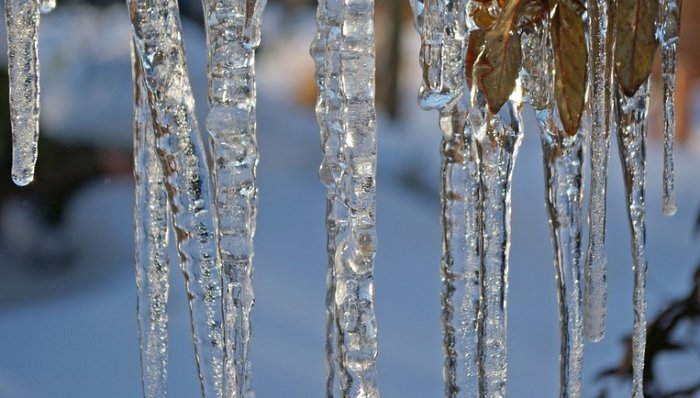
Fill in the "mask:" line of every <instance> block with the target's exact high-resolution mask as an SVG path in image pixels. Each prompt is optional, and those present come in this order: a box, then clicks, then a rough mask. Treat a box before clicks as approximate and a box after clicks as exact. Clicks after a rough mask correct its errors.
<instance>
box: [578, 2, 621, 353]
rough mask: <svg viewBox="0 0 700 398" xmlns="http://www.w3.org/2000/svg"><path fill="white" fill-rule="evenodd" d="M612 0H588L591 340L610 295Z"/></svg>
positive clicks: (596, 337) (587, 316) (600, 331)
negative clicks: (608, 191)
mask: <svg viewBox="0 0 700 398" xmlns="http://www.w3.org/2000/svg"><path fill="white" fill-rule="evenodd" d="M615 3H616V2H615V1H614V0H591V1H589V2H588V5H589V7H588V17H589V22H590V27H589V28H590V41H591V42H590V51H589V54H590V55H589V57H588V60H589V76H590V79H589V80H590V82H591V87H590V98H589V101H590V104H591V122H592V125H591V196H590V199H589V200H590V201H589V205H588V226H589V234H588V250H587V253H586V266H585V269H584V272H585V281H586V283H585V288H586V289H585V296H584V298H585V300H584V303H585V311H584V327H585V331H586V335H587V336H588V338H589V339H590V340H592V341H600V340H601V339H602V338H603V336H605V313H606V309H605V306H606V301H607V294H608V287H607V286H608V284H607V267H608V265H607V262H608V259H607V253H606V251H605V219H606V214H605V212H606V203H605V202H606V189H607V178H608V177H607V169H608V155H609V152H610V131H611V129H612V113H613V90H614V87H613V81H612V71H613V54H614V46H615V30H614V29H613V26H614V25H613V17H614V15H613V12H614V10H615V8H616V6H615Z"/></svg>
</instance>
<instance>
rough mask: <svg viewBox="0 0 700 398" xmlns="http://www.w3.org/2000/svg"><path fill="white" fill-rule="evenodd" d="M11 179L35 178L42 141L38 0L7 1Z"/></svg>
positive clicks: (26, 180) (23, 181)
mask: <svg viewBox="0 0 700 398" xmlns="http://www.w3.org/2000/svg"><path fill="white" fill-rule="evenodd" d="M5 22H6V23H7V71H8V74H9V85H10V121H11V123H12V180H13V181H14V183H15V184H17V185H20V186H24V185H27V184H29V183H30V182H32V180H33V179H34V167H35V166H36V158H37V146H38V142H39V0H6V1H5Z"/></svg>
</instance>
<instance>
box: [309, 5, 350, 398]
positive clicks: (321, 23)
mask: <svg viewBox="0 0 700 398" xmlns="http://www.w3.org/2000/svg"><path fill="white" fill-rule="evenodd" d="M340 10H341V8H340V3H339V1H338V0H320V1H319V4H318V9H317V12H316V24H317V32H316V36H315V37H314V41H313V43H312V44H311V49H310V52H311V56H312V58H313V59H314V62H315V64H316V85H317V88H318V100H317V102H316V118H317V121H318V124H319V127H320V132H321V149H322V151H323V161H322V162H321V167H320V169H319V176H320V178H321V182H322V183H323V185H324V186H325V187H326V192H327V199H326V229H327V235H328V236H327V251H328V268H327V272H326V342H325V354H326V355H325V356H326V358H325V362H326V363H325V365H326V392H325V396H326V398H332V397H334V396H335V394H336V392H335V391H336V370H337V368H338V360H339V358H338V354H339V351H340V350H336V347H337V344H338V337H337V332H336V316H335V289H336V275H335V274H336V258H337V254H338V250H337V249H338V247H340V245H342V241H343V239H344V237H345V236H346V234H347V228H348V218H349V214H348V208H347V206H346V205H345V203H344V202H343V198H342V194H341V191H340V187H341V181H342V179H343V173H344V172H345V161H344V159H343V152H344V143H343V139H344V134H343V131H342V129H341V128H340V123H341V120H342V103H341V101H340V95H339V91H340V80H339V79H338V77H339V67H340V63H339V60H340V59H339V57H340V41H339V40H340V36H339V34H338V33H337V32H338V30H337V28H336V29H334V27H338V26H340V18H341V16H342V15H341V14H340V12H339V11H340ZM336 351H338V352H336Z"/></svg>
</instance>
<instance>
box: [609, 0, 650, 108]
mask: <svg viewBox="0 0 700 398" xmlns="http://www.w3.org/2000/svg"><path fill="white" fill-rule="evenodd" d="M658 7H659V2H658V0H618V3H617V39H616V43H615V72H616V73H617V77H618V81H619V82H620V87H622V91H624V93H625V95H627V96H628V97H631V96H633V95H634V93H635V92H637V89H639V86H641V85H642V83H644V82H645V81H646V79H647V77H649V74H650V73H651V67H652V63H653V61H654V55H655V54H656V48H657V46H658V42H657V41H656V34H655V33H656V26H655V22H656V17H657V13H658Z"/></svg>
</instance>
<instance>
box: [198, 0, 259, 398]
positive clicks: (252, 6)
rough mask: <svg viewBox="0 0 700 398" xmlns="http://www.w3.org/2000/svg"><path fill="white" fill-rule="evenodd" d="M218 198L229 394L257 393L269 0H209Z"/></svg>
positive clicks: (210, 127) (211, 126) (210, 124)
mask: <svg viewBox="0 0 700 398" xmlns="http://www.w3.org/2000/svg"><path fill="white" fill-rule="evenodd" d="M202 4H203V8H204V14H205V21H206V32H207V44H208V46H207V48H208V56H209V63H208V81H209V104H210V111H209V114H208V116H207V119H206V129H207V132H208V133H209V142H210V144H211V148H212V154H213V157H214V162H213V169H212V170H213V176H214V198H215V201H214V203H215V209H216V218H217V219H218V237H219V240H220V246H219V255H220V259H221V264H222V275H223V289H224V290H223V312H224V341H225V345H224V356H225V363H224V381H223V383H224V396H226V397H238V398H245V397H249V396H252V394H253V392H252V385H251V365H250V359H249V346H250V332H251V328H250V313H251V310H252V307H253V303H254V294H253V284H252V275H253V254H254V248H253V237H254V235H255V219H256V214H257V206H258V195H257V194H258V186H257V182H256V166H257V163H258V149H257V141H256V136H255V127H256V120H255V105H256V87H255V49H256V48H257V46H258V45H259V44H260V26H261V22H262V21H261V17H262V11H263V9H264V6H265V0H249V1H244V0H204V1H203V2H202Z"/></svg>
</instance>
